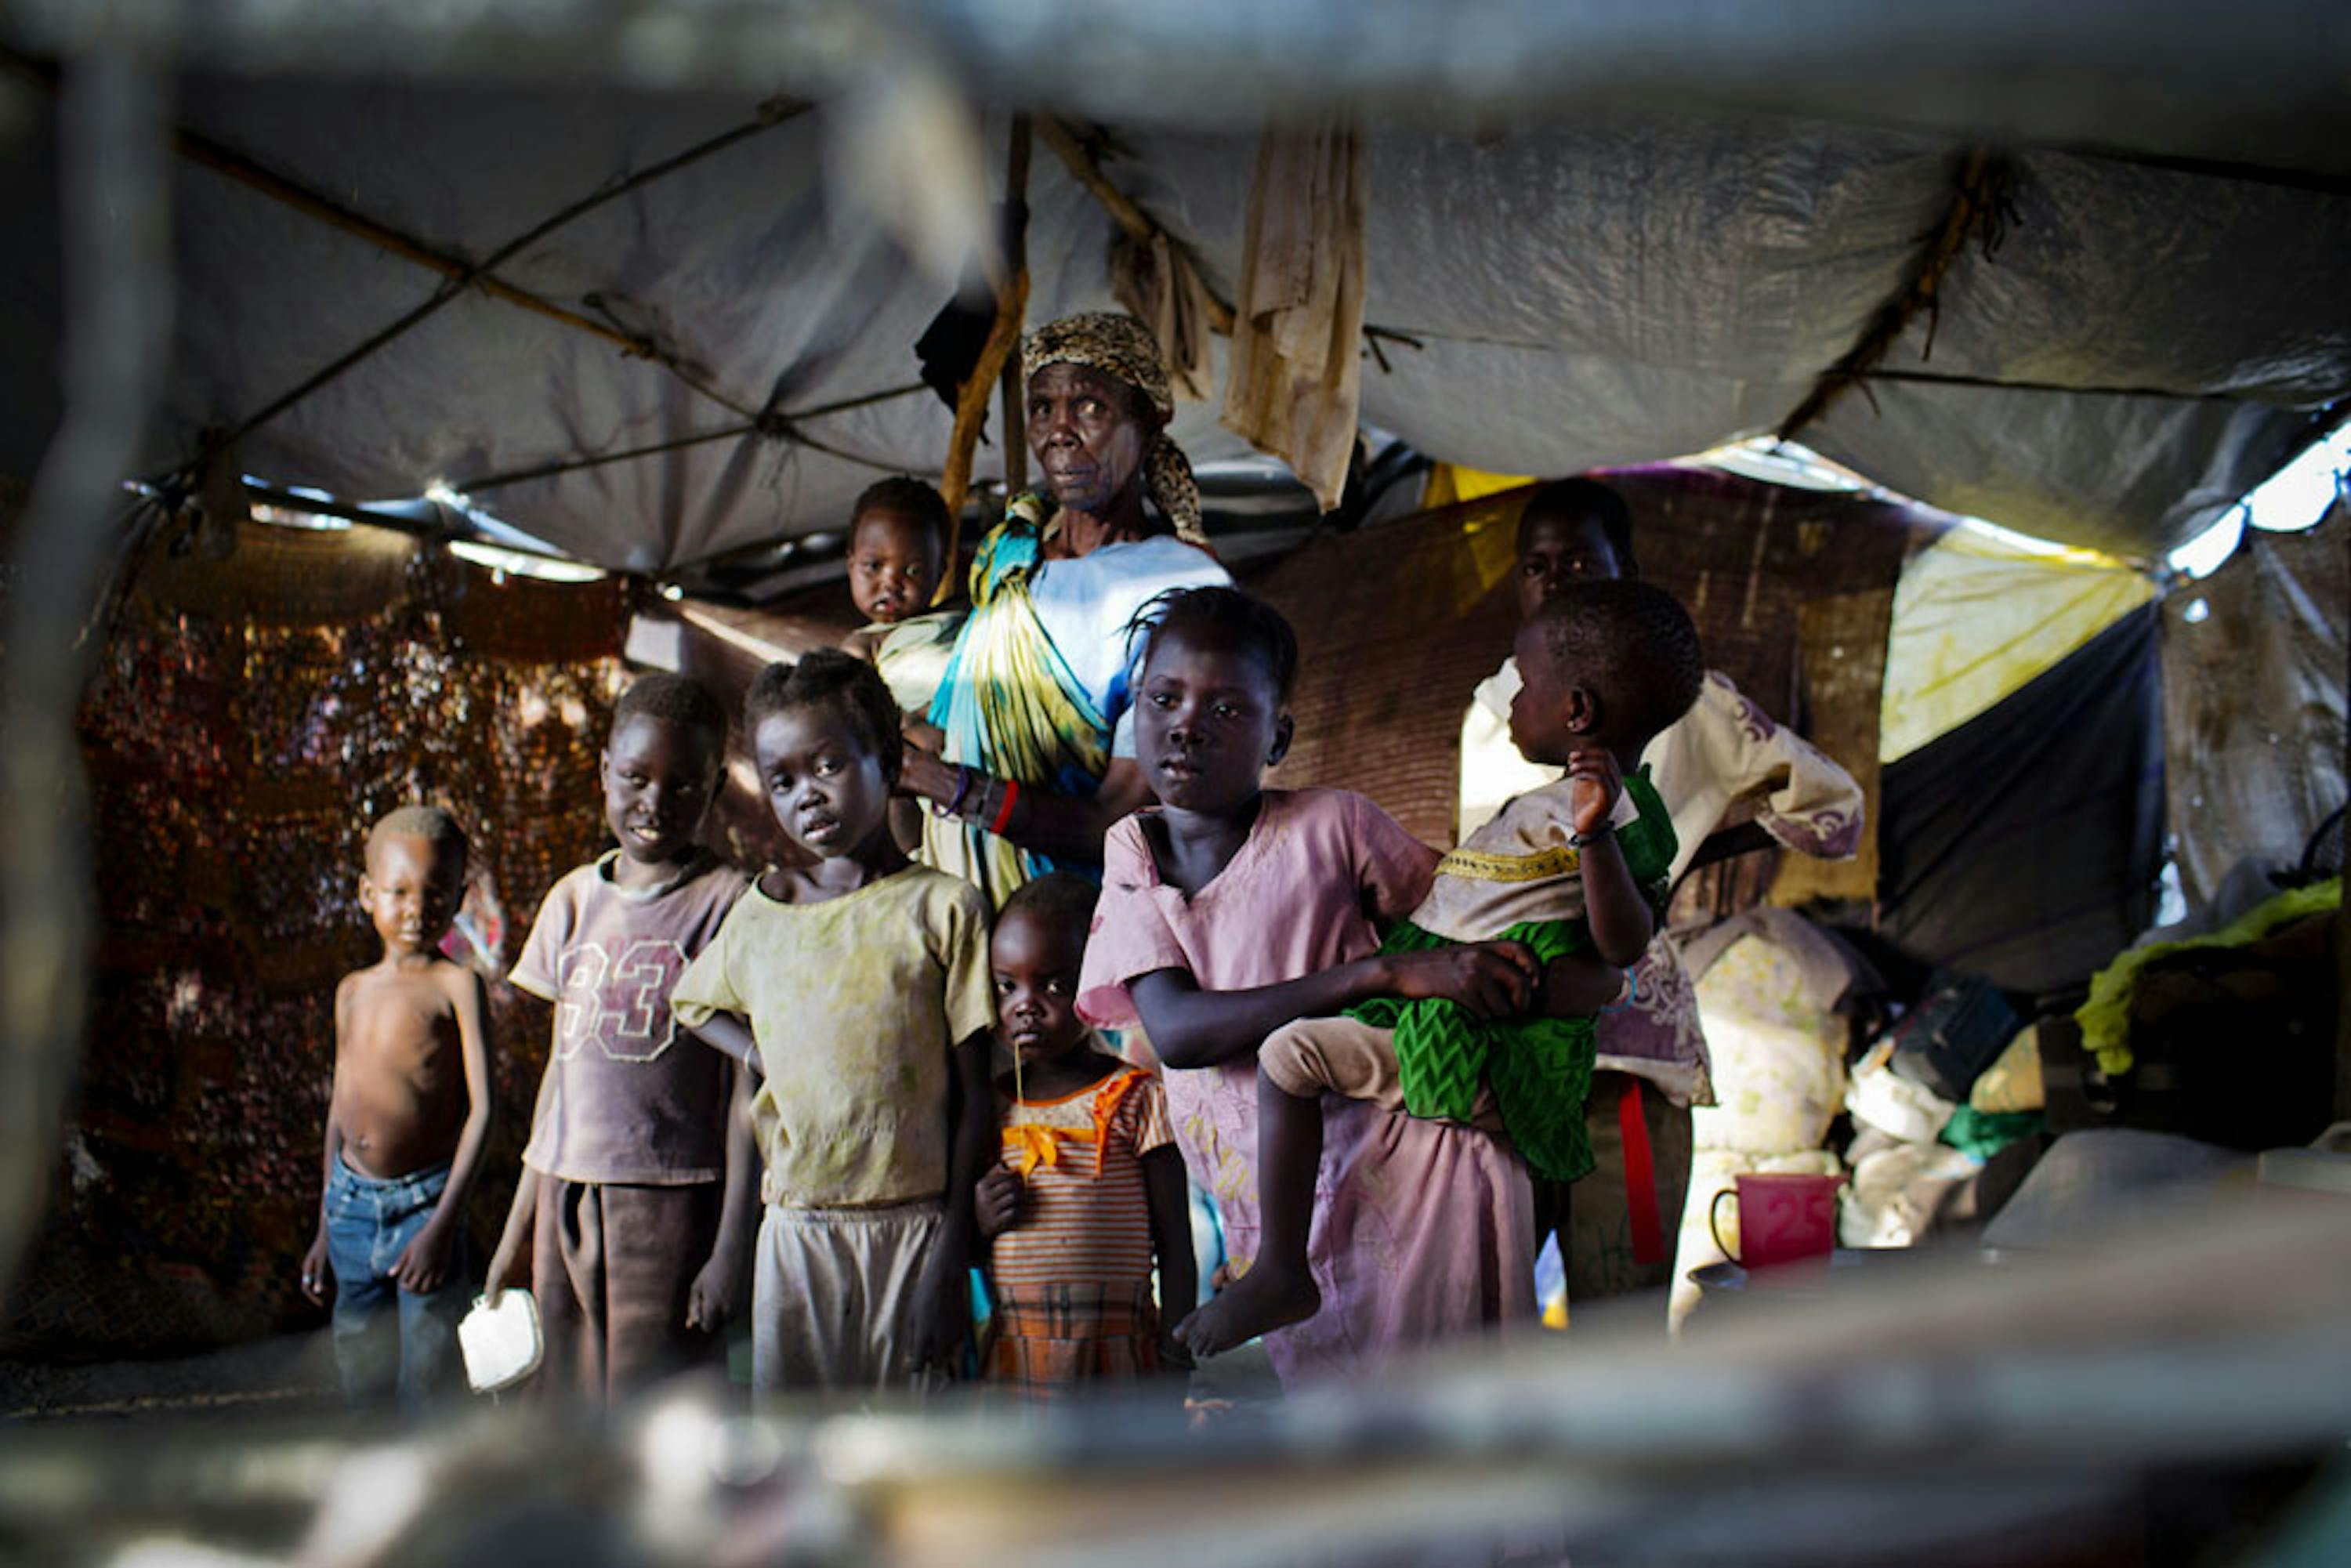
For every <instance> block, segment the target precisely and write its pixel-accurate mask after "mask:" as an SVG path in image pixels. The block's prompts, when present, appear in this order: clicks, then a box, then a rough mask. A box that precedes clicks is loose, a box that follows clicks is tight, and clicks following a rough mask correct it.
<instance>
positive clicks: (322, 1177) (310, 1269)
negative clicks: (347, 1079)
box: [302, 975, 351, 1307]
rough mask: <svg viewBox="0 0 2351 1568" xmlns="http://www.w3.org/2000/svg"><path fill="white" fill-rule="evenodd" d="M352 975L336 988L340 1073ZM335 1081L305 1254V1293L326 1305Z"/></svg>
mask: <svg viewBox="0 0 2351 1568" xmlns="http://www.w3.org/2000/svg"><path fill="white" fill-rule="evenodd" d="M350 1007H351V977H350V976H349V975H345V976H344V977H343V979H342V983H341V984H340V985H339V986H337V987H336V988H335V1065H334V1069H333V1073H340V1071H341V1070H342V1065H343V1034H344V1025H345V1023H346V1021H347V1020H348V1019H349V1018H350ZM335 1088H336V1084H335V1081H334V1076H333V1075H332V1073H330V1075H329V1079H328V1083H327V1130H326V1134H325V1138H324V1144H325V1155H324V1157H323V1158H322V1159H321V1160H320V1161H319V1228H318V1230H317V1232H316V1233H315V1234H314V1235H313V1236H312V1237H311V1239H310V1249H309V1250H308V1251H307V1252H305V1253H303V1254H302V1293H303V1294H304V1295H305V1296H308V1298H310V1301H311V1304H312V1305H314V1306H320V1307H323V1306H325V1305H326V1304H327V1297H328V1295H329V1293H330V1292H331V1291H333V1290H334V1269H333V1267H332V1266H331V1265H330V1264H329V1262H328V1261H327V1192H328V1189H329V1188H330V1187H331V1186H334V1182H335V1163H336V1162H337V1161H338V1160H340V1158H342V1154H343V1130H342V1128H341V1127H340V1125H338V1124H336V1121H335Z"/></svg>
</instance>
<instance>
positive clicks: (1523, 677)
mask: <svg viewBox="0 0 2351 1568" xmlns="http://www.w3.org/2000/svg"><path fill="white" fill-rule="evenodd" d="M1548 642H1549V639H1548V638H1547V637H1545V636H1544V634H1543V629H1542V628H1541V627H1540V626H1529V627H1526V628H1525V629H1523V630H1522V631H1520V633H1519V641H1518V648H1517V653H1518V661H1519V680H1520V685H1519V695H1517V696H1515V697H1513V698H1511V699H1510V744H1511V745H1513V746H1515V747H1518V748H1519V755H1520V756H1521V757H1523V758H1526V759H1527V760H1528V761H1530V762H1540V763H1543V764H1545V765H1546V766H1549V767H1552V768H1564V767H1566V766H1567V757H1568V753H1570V752H1572V751H1573V750H1574V749H1575V748H1576V747H1577V746H1579V745H1580V744H1582V742H1583V733H1584V730H1585V728H1586V727H1587V726H1586V725H1584V724H1583V723H1581V722H1579V715H1580V714H1581V713H1582V711H1583V710H1582V708H1580V707H1579V706H1578V697H1579V695H1580V694H1579V687H1578V684H1577V672H1575V671H1573V670H1567V669H1562V668H1561V667H1560V662H1559V660H1558V658H1557V657H1556V656H1555V655H1554V654H1553V653H1552V650H1551V648H1550V647H1549V646H1547V643H1548Z"/></svg>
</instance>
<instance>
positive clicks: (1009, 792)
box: [987, 779, 1020, 837]
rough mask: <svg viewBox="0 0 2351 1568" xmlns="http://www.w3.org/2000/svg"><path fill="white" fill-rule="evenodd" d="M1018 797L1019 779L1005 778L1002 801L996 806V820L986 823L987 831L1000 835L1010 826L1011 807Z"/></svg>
mask: <svg viewBox="0 0 2351 1568" xmlns="http://www.w3.org/2000/svg"><path fill="white" fill-rule="evenodd" d="M1019 799H1020V784H1019V780H1018V779H1006V780H1005V781H1004V803H1003V804H1002V805H1000V806H998V807H997V808H996V820H995V821H992V822H990V823H988V824H987V831H989V832H991V833H995V834H997V835H998V836H999V837H1001V836H1002V834H1003V832H1004V830H1005V829H1006V828H1008V827H1009V826H1011V824H1012V807H1013V804H1014V803H1015V802H1016V801H1018V800H1019Z"/></svg>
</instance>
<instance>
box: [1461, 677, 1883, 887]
mask: <svg viewBox="0 0 2351 1568" xmlns="http://www.w3.org/2000/svg"><path fill="white" fill-rule="evenodd" d="M1519 685H1520V681H1519V666H1518V661H1517V660H1516V659H1505V660H1503V661H1502V667H1501V668H1500V669H1499V670H1497V671H1495V672H1494V673H1493V674H1491V675H1489V676H1488V677H1487V678H1486V679H1485V680H1483V681H1481V682H1479V685H1478V690H1477V693H1476V695H1475V696H1474V698H1473V699H1472V701H1471V702H1470V704H1469V711H1468V715H1467V716H1464V717H1463V719H1462V721H1461V793H1460V815H1459V819H1458V836H1459V837H1462V838H1467V837H1468V835H1469V834H1470V833H1471V832H1473V831H1476V830H1477V829H1478V828H1479V826H1480V825H1482V824H1483V823H1485V822H1486V821H1488V820H1489V819H1490V818H1492V817H1493V816H1494V815H1495V813H1497V812H1498V811H1499V810H1501V808H1502V806H1503V805H1504V804H1505V803H1506V802H1508V801H1509V800H1512V799H1514V798H1515V797H1517V796H1519V795H1522V794H1524V793H1526V792H1527V791H1528V790H1530V789H1540V788H1541V787H1542V786H1543V785H1545V784H1549V783H1551V782H1552V780H1554V779H1557V778H1559V776H1560V770H1559V769H1558V768H1544V767H1541V766H1539V765H1538V764H1535V763H1532V762H1529V761H1528V760H1527V759H1526V758H1523V757H1521V756H1520V755H1519V748H1518V747H1516V746H1514V745H1512V744H1511V742H1510V702H1511V699H1512V698H1514V697H1516V696H1517V695H1518V694H1519ZM1641 760H1642V761H1643V762H1644V763H1645V764H1646V765H1647V767H1648V769H1649V779H1650V781H1651V782H1652V783H1654V784H1655V785H1656V787H1657V794H1658V795H1659V797H1660V798H1662V799H1663V800H1664V801H1665V803H1666V810H1667V812H1668V813H1669V814H1670V815H1671V816H1672V817H1673V820H1674V837H1675V838H1676V839H1677V840H1678V841H1679V847H1678V848H1677V850H1676V852H1675V854H1674V868H1673V875H1674V877H1675V878H1676V879H1677V880H1678V879H1679V878H1680V876H1681V874H1682V873H1683V872H1685V871H1687V870H1688V869H1689V862H1690V860H1691V857H1692V856H1694V855H1696V854H1697V853H1698V846H1699V845H1700V844H1702V843H1704V842H1705V841H1706V840H1707V838H1708V835H1709V834H1711V833H1713V832H1714V831H1715V830H1716V829H1717V828H1718V827H1719V826H1720V825H1721V823H1722V820H1723V817H1724V814H1725V813H1726V812H1728V811H1729V810H1730V809H1731V808H1732V807H1733V806H1734V805H1738V804H1741V803H1752V805H1753V806H1754V809H1755V821H1756V822H1757V824H1758V825H1759V826H1761V828H1762V829H1763V831H1765V832H1767V833H1770V834H1771V836H1772V837H1773V838H1774V839H1777V840H1778V841H1780V842H1781V843H1782V844H1785V845H1786V846H1787V847H1788V848H1790V849H1792V850H1795V851H1797V852H1799V853H1802V854H1808V855H1813V856H1817V857H1819V858H1821V859H1823V860H1843V859H1844V858H1845V857H1846V856H1847V855H1850V854H1852V853H1853V852H1854V851H1855V848H1856V847H1858V846H1859V844H1860V842H1861V824H1862V796H1861V786H1860V785H1858V784H1856V783H1855V782H1854V779H1853V776H1852V775H1851V774H1849V773H1847V772H1846V771H1845V770H1844V768H1840V767H1838V766H1837V765H1836V764H1835V763H1834V762H1832V761H1831V760H1829V758H1827V757H1825V756H1823V754H1822V753H1821V752H1820V751H1819V750H1817V749H1816V748H1814V747H1813V745H1812V744H1811V743H1810V742H1808V741H1806V740H1805V739H1804V738H1803V737H1801V736H1799V735H1796V734H1794V733H1793V732H1792V731H1790V730H1787V729H1783V728H1782V727H1780V726H1779V725H1777V724H1775V723H1773V722H1772V721H1771V718H1770V717H1769V716H1766V715H1765V714H1764V713H1763V711H1762V710H1761V708H1759V707H1757V706H1755V705H1754V704H1753V703H1751V702H1750V701H1748V700H1747V698H1746V697H1744V696H1742V695H1740V691H1739V688H1738V687H1737V686H1735V685H1731V683H1730V677H1729V676H1728V675H1725V674H1722V673H1721V672H1720V671H1718V670H1709V671H1708V672H1707V676H1706V680H1705V682H1704V684H1703V685H1700V686H1699V688H1698V701H1697V702H1696V703H1694V704H1693V705H1691V707H1690V710H1689V712H1688V713H1687V714H1685V715H1683V716H1682V717H1681V718H1680V719H1679V720H1677V722H1675V723H1674V724H1673V725H1671V726H1669V727H1667V728H1666V729H1665V730H1663V731H1661V732H1660V733H1659V734H1658V735H1657V736H1656V738H1654V739H1652V740H1651V741H1650V742H1649V744H1648V746H1647V747H1646V748H1645V749H1644V750H1643V751H1642V753H1641Z"/></svg>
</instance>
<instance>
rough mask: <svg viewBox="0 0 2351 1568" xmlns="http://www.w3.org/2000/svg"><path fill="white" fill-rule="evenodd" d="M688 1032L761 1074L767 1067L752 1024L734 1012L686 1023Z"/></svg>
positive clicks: (764, 1072) (716, 1014) (715, 1049)
mask: <svg viewBox="0 0 2351 1568" xmlns="http://www.w3.org/2000/svg"><path fill="white" fill-rule="evenodd" d="M686 1032H687V1033H689V1034H691V1035H693V1036H694V1037H695V1039H696V1040H700V1041H702V1043H703V1044H705V1045H706V1046H708V1047H710V1048H711V1049H712V1050H713V1051H725V1052H726V1054H727V1055H729V1056H731V1057H733V1058H734V1059H735V1060H736V1061H737V1062H738V1063H739V1064H741V1065H742V1066H744V1067H747V1068H748V1069H750V1071H752V1072H753V1073H755V1074H758V1075H759V1076H762V1077H764V1076H765V1075H766V1073H767V1069H766V1068H764V1067H762V1066H761V1065H760V1063H759V1046H758V1041H756V1040H753V1039H752V1038H751V1026H750V1025H749V1024H747V1023H745V1022H744V1021H743V1020H742V1019H739V1018H737V1017H736V1016H735V1015H734V1014H733V1013H712V1014H711V1015H710V1016H709V1017H708V1018H706V1019H703V1020H702V1021H701V1022H700V1023H696V1024H688V1025H686Z"/></svg>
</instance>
